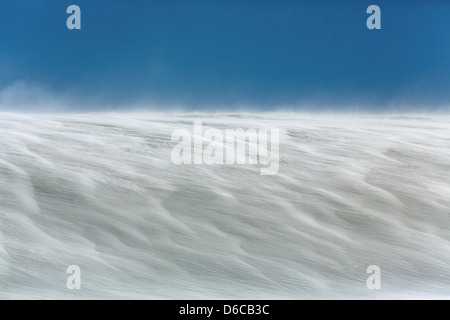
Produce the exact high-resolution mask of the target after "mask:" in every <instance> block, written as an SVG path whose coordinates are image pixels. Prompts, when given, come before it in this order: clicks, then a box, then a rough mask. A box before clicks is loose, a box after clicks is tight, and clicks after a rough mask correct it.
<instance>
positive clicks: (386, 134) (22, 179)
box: [0, 113, 450, 299]
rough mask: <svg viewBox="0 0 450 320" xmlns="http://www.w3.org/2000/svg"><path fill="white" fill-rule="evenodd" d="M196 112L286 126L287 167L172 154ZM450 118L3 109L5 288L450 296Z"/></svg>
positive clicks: (25, 291)
mask: <svg viewBox="0 0 450 320" xmlns="http://www.w3.org/2000/svg"><path fill="white" fill-rule="evenodd" d="M194 120H202V121H203V126H204V127H208V126H210V127H214V128H219V129H221V130H224V129H227V128H236V127H238V128H244V129H246V128H269V129H270V128H276V129H279V130H280V169H279V173H278V174H276V175H273V176H261V175H260V174H259V167H258V166H255V165H175V164H173V163H172V161H171V158H170V154H171V151H172V148H173V143H172V142H171V140H170V138H171V133H172V131H173V130H175V129H178V128H185V129H188V130H190V131H192V126H193V122H194ZM449 120H450V118H449V117H442V116H420V117H418V116H357V115H339V116H336V115H305V114H304V115H298V114H297V115H295V114H282V113H274V114H258V115H251V114H165V115H164V114H84V115H39V116H37V115H36V116H33V115H16V114H0V134H1V138H0V298H8V299H9V298H69V299H72V298H180V299H184V298H199V299H202V298H213V299H215V298H225V299H227V298H255V299H259V298H267V299H277V298H295V299H297V298H436V297H445V298H449V297H450V121H449ZM69 265H78V266H79V267H80V268H81V290H69V289H67V287H66V280H67V277H68V276H69V274H67V273H66V269H67V267H68V266H69ZM369 265H378V266H379V267H380V268H381V290H369V289H367V288H366V279H367V277H368V276H369V274H367V273H366V269H367V267H368V266H369Z"/></svg>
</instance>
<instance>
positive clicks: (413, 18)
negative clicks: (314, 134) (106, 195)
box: [0, 0, 450, 110]
mask: <svg viewBox="0 0 450 320" xmlns="http://www.w3.org/2000/svg"><path fill="white" fill-rule="evenodd" d="M71 4H75V5H78V6H80V8H81V19H82V22H81V24H82V29H81V30H68V29H67V28H66V19H67V17H68V16H69V15H68V14H66V8H67V7H68V6H69V5H71ZM371 4H376V5H378V6H380V8H381V26H382V29H381V30H368V29H367V28H366V19H367V18H368V16H369V15H368V14H366V8H367V7H368V6H369V5H371ZM0 43H1V45H0V107H1V108H3V109H5V108H7V109H8V108H9V109H14V108H16V109H23V108H34V109H38V110H39V109H40V108H42V109H45V108H46V107H47V106H48V105H50V104H53V105H64V106H65V107H69V108H71V109H73V110H107V109H115V108H123V107H133V106H139V107H147V108H155V107H157V108H162V109H164V108H168V107H181V108H185V109H188V110H194V109H195V110H197V109H202V110H209V109H210V110H216V109H222V108H226V109H238V108H256V109H259V110H273V109H276V108H279V107H289V108H308V109H313V110H324V109H343V110H345V109H348V108H350V109H355V108H356V109H363V110H389V109H405V108H406V109H422V108H426V109H432V110H438V109H441V108H445V107H448V106H449V105H450V1H444V0H442V1H437V0H436V1H431V0H430V1H395V0H389V1H364V0H360V1H356V0H355V1H264V0H259V1H256V0H255V1H246V0H240V1H238V0H234V1H188V0H184V1H149V0H147V1H144V0H133V1H124V0H122V1H117V0H109V1H103V0H95V1H92V0H89V1H86V0H72V1H64V0H59V1H54V0H52V1H49V0H41V1H29V0H27V1H25V0H1V2H0Z"/></svg>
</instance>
